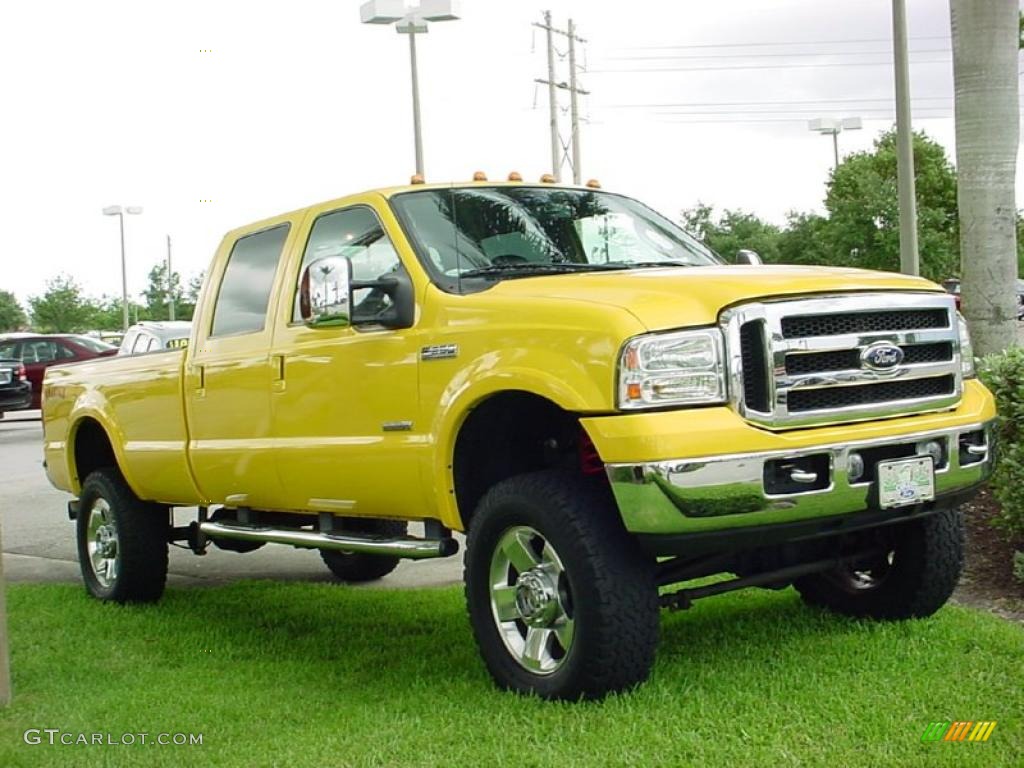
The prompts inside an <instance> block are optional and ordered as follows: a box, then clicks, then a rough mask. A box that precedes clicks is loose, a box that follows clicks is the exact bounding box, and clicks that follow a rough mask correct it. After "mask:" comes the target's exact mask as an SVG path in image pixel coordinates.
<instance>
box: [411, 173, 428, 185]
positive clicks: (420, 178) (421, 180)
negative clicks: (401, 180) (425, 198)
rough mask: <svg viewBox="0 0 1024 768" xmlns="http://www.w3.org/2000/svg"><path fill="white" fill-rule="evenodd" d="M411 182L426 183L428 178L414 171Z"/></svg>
mask: <svg viewBox="0 0 1024 768" xmlns="http://www.w3.org/2000/svg"><path fill="white" fill-rule="evenodd" d="M409 183H410V184H426V183H427V180H426V179H424V178H423V174H422V173H414V174H413V175H412V178H411V179H409Z"/></svg>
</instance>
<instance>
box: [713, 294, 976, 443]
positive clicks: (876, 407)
mask: <svg viewBox="0 0 1024 768" xmlns="http://www.w3.org/2000/svg"><path fill="white" fill-rule="evenodd" d="M721 323H722V330H723V332H724V334H725V337H726V343H727V349H728V354H727V358H728V368H729V371H728V373H729V384H730V386H729V390H730V402H731V404H732V406H733V408H735V409H736V410H737V412H738V413H739V414H740V415H741V416H743V417H744V418H745V419H747V420H749V421H752V422H754V423H757V424H760V425H762V426H765V427H768V428H772V429H787V428H792V427H802V426H811V425H821V424H841V423H844V422H850V421H862V420H866V419H873V418H882V417H889V416H897V415H906V414H912V413H923V412H928V411H936V410H944V409H946V408H950V407H953V406H955V405H956V403H957V402H959V400H960V397H961V393H962V391H963V381H962V378H961V370H960V340H959V333H958V331H957V324H956V310H955V306H954V302H953V298H952V297H951V296H949V295H948V294H945V293H937V292H936V293H924V292H921V293H909V292H900V293H895V292H894V293H862V294H840V295H835V296H825V297H821V296H818V297H813V298H807V299H789V300H783V301H771V302H761V303H752V304H745V305H741V306H738V307H734V308H732V309H729V310H726V311H725V312H723V313H722V316H721ZM915 326H920V327H915ZM940 326H944V327H940ZM785 329H790V331H791V332H792V333H796V334H798V335H797V336H796V337H787V336H786V335H785ZM814 333H817V334H818V335H810V334H814ZM757 335H760V339H758V338H757ZM755 341H756V342H757V343H754V342H755ZM741 342H742V343H741ZM879 342H888V343H889V344H892V345H895V346H898V347H900V350H903V351H906V350H908V349H910V348H912V347H913V346H914V345H922V344H927V345H932V346H933V348H936V349H941V350H942V354H940V355H937V356H933V357H932V358H931V359H924V360H923V361H920V362H917V361H914V360H910V361H908V362H903V361H902V360H901V361H900V362H899V363H898V364H895V365H893V366H892V367H891V368H889V369H886V370H878V369H872V368H870V367H869V366H868V365H867V364H866V363H864V362H863V359H862V357H861V355H862V353H863V352H864V350H865V349H866V348H867V347H869V346H871V345H873V344H878V343H879ZM741 347H742V349H741ZM755 352H756V353H758V354H757V355H755ZM844 352H845V353H848V354H847V355H843V356H842V358H841V359H842V360H843V362H844V365H843V368H842V369H841V370H830V369H829V368H828V364H827V363H828V361H827V360H826V358H824V357H822V356H820V354H819V356H818V357H808V356H809V355H814V354H816V353H844ZM761 355H763V357H764V364H763V365H761V364H760V359H759V358H760V356H761ZM755 356H756V357H758V359H757V360H754V357H755ZM801 358H803V359H802V360H801ZM943 358H945V359H943ZM787 359H788V360H789V361H790V364H793V361H794V359H797V360H800V365H799V369H798V370H799V372H798V373H793V374H788V373H787ZM816 362H820V363H821V364H822V365H823V369H821V370H817V369H815V367H814V366H815V363H816ZM851 364H859V367H856V368H854V367H850V365H851ZM797 393H799V394H797ZM791 394H793V395H797V396H795V397H794V398H793V401H794V402H793V407H792V408H791V407H790V395H791ZM751 401H756V402H751ZM819 404H820V407H819Z"/></svg>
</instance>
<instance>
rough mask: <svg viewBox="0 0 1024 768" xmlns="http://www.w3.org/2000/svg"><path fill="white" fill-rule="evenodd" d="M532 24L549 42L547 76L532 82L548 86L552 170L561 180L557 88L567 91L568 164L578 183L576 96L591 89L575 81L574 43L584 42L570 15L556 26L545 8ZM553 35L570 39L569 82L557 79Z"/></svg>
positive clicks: (580, 173) (558, 179)
mask: <svg viewBox="0 0 1024 768" xmlns="http://www.w3.org/2000/svg"><path fill="white" fill-rule="evenodd" d="M533 26H535V27H537V28H538V29H543V30H544V31H545V32H546V33H547V45H548V77H547V79H546V80H543V79H541V78H537V79H536V80H534V82H537V83H540V84H542V85H546V86H547V87H548V111H549V113H550V129H551V172H552V175H553V176H554V177H555V181H556V182H557V181H561V180H562V162H563V150H562V139H561V136H560V134H559V132H558V91H557V89H558V88H561V89H562V90H565V91H569V97H570V119H571V121H572V125H571V129H570V130H571V135H570V139H569V140H570V143H571V148H572V156H571V158H570V161H569V162H570V164H571V165H572V179H573V183H574V184H579V183H580V179H581V177H582V170H581V168H580V145H579V137H580V125H579V104H578V102H577V98H576V97H577V96H578V95H579V94H582V95H584V96H586V95H588V94H589V93H590V92H589V91H586V90H584V89H582V88H580V87H579V85H578V84H577V82H576V43H585V42H586V40H584V39H583V38H581V37H577V36H576V32H575V29H576V27H575V25H574V24H573V21H572V19H569V26H568V29H555V28H554V27H553V26H551V11H545V12H544V23H543V24H534V25H533ZM555 35H564V36H565V37H567V38H568V39H569V69H570V72H569V82H568V83H566V82H564V81H563V82H558V81H557V80H556V74H555V41H554V36H555Z"/></svg>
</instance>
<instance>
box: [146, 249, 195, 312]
mask: <svg viewBox="0 0 1024 768" xmlns="http://www.w3.org/2000/svg"><path fill="white" fill-rule="evenodd" d="M171 282H172V285H171V293H172V295H173V296H174V318H175V319H176V320H181V319H182V316H181V314H182V311H183V310H184V303H183V301H182V299H183V296H182V290H181V275H179V274H178V273H177V272H174V273H172V275H171ZM167 294H168V285H167V264H166V263H165V262H160V263H157V264H156V265H154V267H153V268H152V269H151V270H149V285H148V286H147V287H146V290H145V291H143V292H142V296H143V298H144V300H145V304H144V306H143V307H142V309H141V316H142V317H143V319H145V320H167V319H169V318H168V315H169V310H170V308H169V306H168V300H167ZM190 316H191V313H190ZM186 319H187V318H186Z"/></svg>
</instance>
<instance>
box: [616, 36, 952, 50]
mask: <svg viewBox="0 0 1024 768" xmlns="http://www.w3.org/2000/svg"><path fill="white" fill-rule="evenodd" d="M909 39H910V40H950V39H951V38H950V36H949V35H922V36H920V37H911V38H909ZM855 43H858V44H859V43H892V38H889V37H873V38H864V39H860V40H854V39H851V40H790V41H774V42H768V43H752V42H747V43H693V44H685V45H634V46H624V47H622V48H617V49H615V50H622V51H636V50H642V51H646V50H651V51H655V50H685V49H690V48H767V47H770V46H779V45H852V44H855Z"/></svg>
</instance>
